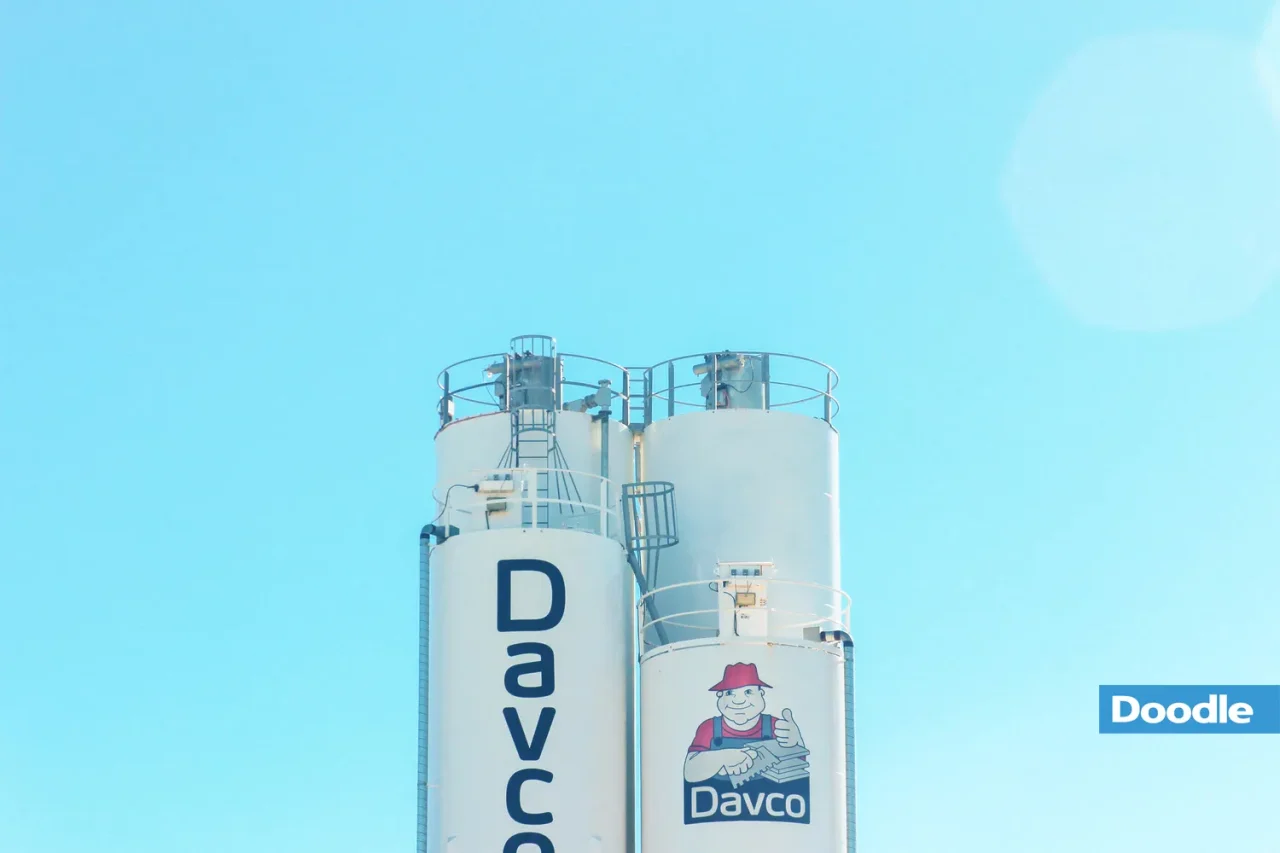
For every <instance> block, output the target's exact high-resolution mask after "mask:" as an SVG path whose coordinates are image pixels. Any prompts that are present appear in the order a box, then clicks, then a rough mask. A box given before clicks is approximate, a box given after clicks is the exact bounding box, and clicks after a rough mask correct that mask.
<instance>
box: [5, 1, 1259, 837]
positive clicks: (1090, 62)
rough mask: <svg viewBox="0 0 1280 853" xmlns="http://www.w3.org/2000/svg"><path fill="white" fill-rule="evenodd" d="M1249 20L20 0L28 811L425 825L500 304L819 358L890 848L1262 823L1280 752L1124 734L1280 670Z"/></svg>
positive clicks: (244, 831) (1240, 8) (573, 333)
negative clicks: (437, 501)
mask: <svg viewBox="0 0 1280 853" xmlns="http://www.w3.org/2000/svg"><path fill="white" fill-rule="evenodd" d="M1269 5H1270V4H1269V2H1267V0H1237V2H1235V3H1230V4H1228V3H1204V2H1201V0H1174V1H1173V2H1170V0H1081V2H1070V3H1068V2H1054V3H1046V2H1041V1H1040V0H1036V2H1025V0H1020V1H1019V2H1015V0H984V1H983V2H979V3H976V4H975V3H965V4H957V3H943V2H938V0H929V2H924V0H900V2H894V3H861V2H844V3H837V2H822V3H815V2H788V3H781V2H775V3H767V4H766V3H761V2H752V3H746V4H743V3H727V2H704V3H687V2H680V3H677V2H669V0H661V2H649V3H641V4H616V3H615V4H588V3H565V2H559V0H555V2H551V0H544V2H538V3H466V4H460V3H448V4H446V3H438V2H437V3H432V2H415V3H404V2H389V3H379V4H351V3H334V2H310V3H300V2H275V3H269V4H264V3H249V2H243V0H237V2H218V3H214V2H203V0H187V2H181V3H174V2H161V0H150V2H142V0H134V1H133V2H128V3H102V2H79V1H77V2H72V0H67V2H58V3H41V2H34V0H3V2H0V850H3V851H4V853H71V852H72V851H77V852H78V851H94V853H173V851H184V853H227V851H237V853H292V851H298V853H303V851H305V853H404V851H409V850H411V849H412V844H413V835H414V793H413V791H414V782H415V755H414V750H415V720H416V713H417V709H416V691H417V687H416V678H417V676H416V667H417V661H416V655H417V640H416V632H417V614H416V608H417V590H416V585H417V563H416V560H417V552H416V548H417V538H416V537H417V532H418V529H419V528H420V526H421V525H422V524H423V523H424V522H425V521H427V520H429V518H430V513H431V511H432V507H431V503H430V483H431V482H432V480H433V477H432V446H431V438H432V433H433V431H434V427H435V419H434V414H433V409H434V405H435V402H436V399H435V395H434V392H433V388H432V380H433V377H434V374H435V371H436V370H437V369H438V368H439V367H441V366H443V365H444V364H445V363H447V362H449V361H453V360H455V359H457V358H462V357H465V356H469V355H475V354H480V353H484V352H491V351H493V350H495V349H500V348H501V347H502V346H503V345H504V342H505V340H506V339H507V337H509V336H510V335H512V334H518V333H524V332H545V333H551V334H555V335H557V336H558V337H559V339H560V341H561V345H562V347H563V348H564V349H566V350H569V351H572V352H582V353H592V354H596V355H600V356H602V357H606V358H610V359H612V360H615V361H619V362H624V363H629V364H634V363H653V362H655V361H658V360H659V359H662V358H666V357H669V356H673V355H681V354H684V353H687V352H693V351H698V350H702V349H704V348H705V349H719V348H723V347H741V348H760V349H771V350H781V351H792V352H800V353H804V354H807V355H811V356H813V357H816V358H820V359H823V360H826V361H828V362H830V363H832V364H834V365H836V366H837V367H838V368H839V369H840V370H841V373H842V376H843V381H842V383H841V388H840V390H841V392H842V393H841V395H840V396H841V399H842V401H843V406H844V408H843V411H842V413H841V417H840V420H839V426H840V428H841V436H842V441H843V469H842V475H841V476H842V482H841V489H842V495H843V521H842V524H843V530H842V532H843V543H844V559H845V564H844V577H845V583H846V586H847V588H848V589H849V590H850V592H851V593H852V594H853V596H854V599H855V601H856V608H855V616H856V621H857V625H856V632H855V633H856V636H857V638H858V641H859V648H860V661H859V663H860V681H859V697H860V701H859V713H860V718H859V721H860V731H859V738H860V741H859V742H860V750H861V751H860V767H859V771H860V779H859V782H860V805H861V817H862V828H861V841H862V842H863V849H864V850H865V851H867V853H978V851H982V853H987V851H1029V852H1030V853H1040V851H1073V853H1074V851H1079V850H1090V851H1095V852H1096V853H1111V851H1116V853H1119V851H1125V853H1131V851H1136V850H1155V849H1160V850H1165V851H1188V853H1189V851H1202V850H1209V849H1213V850H1225V849H1228V848H1229V847H1230V848H1231V849H1239V850H1248V851H1251V853H1252V851H1258V853H1263V851H1269V850H1276V849H1280V821H1277V819H1276V816H1275V804H1276V801H1277V798H1278V796H1280V780H1278V778H1277V775H1276V767H1277V759H1278V758H1280V739H1276V738H1173V739H1170V738H1123V737H1112V738H1103V737H1100V736H1099V735H1098V734H1097V733H1096V731H1097V720H1096V696H1097V693H1096V691H1097V686H1098V684H1100V683H1133V682H1138V683H1141V682H1150V683H1233V682H1234V683H1240V682H1244V683H1280V620H1277V618H1276V614H1277V612H1280V570H1278V568H1277V567H1278V566H1280V441H1277V435H1278V433H1277V424H1278V423H1280V382H1278V381H1277V371H1278V369H1280V289H1278V288H1276V287H1274V286H1273V285H1274V283H1275V282H1274V279H1275V277H1276V276H1275V273H1276V272H1277V269H1276V265H1275V261H1276V260H1277V255H1276V253H1275V252H1274V249H1275V247H1276V246H1277V245H1280V226H1277V222H1278V221H1280V220H1277V218H1276V211H1275V209H1274V204H1273V203H1272V200H1273V199H1274V198H1280V193H1276V194H1272V192H1271V189H1272V188H1273V187H1275V186H1277V185H1280V184H1276V183H1275V182H1276V180H1277V177H1276V176H1277V175H1280V166H1277V160H1280V134H1277V135H1276V136H1275V137H1270V136H1267V135H1266V134H1268V133H1274V132H1275V129H1276V127H1275V125H1274V124H1272V123H1270V122H1269V118H1275V117H1274V116H1271V117H1268V115H1267V114H1266V112H1265V106H1261V105H1264V104H1265V98H1261V97H1260V96H1259V95H1258V93H1257V92H1256V91H1254V90H1252V89H1250V88H1249V86H1250V85H1252V84H1251V83H1247V81H1246V78H1247V74H1246V73H1245V69H1247V68H1248V67H1250V66H1249V63H1248V62H1246V61H1245V58H1247V57H1248V56H1249V55H1250V54H1249V51H1250V50H1251V49H1252V48H1251V45H1252V44H1253V43H1255V42H1256V41H1257V39H1258V37H1259V36H1260V34H1261V32H1262V30H1263V26H1264V24H1265V22H1266V20H1267V16H1268V13H1269ZM623 6H626V7H627V8H625V9H624V8H623ZM1170 30H1173V31H1179V32H1181V33H1184V34H1189V35H1188V36H1186V38H1187V39H1189V40H1188V41H1185V42H1179V41H1178V40H1177V39H1174V40H1172V41H1159V40H1158V39H1157V41H1155V42H1151V41H1144V39H1145V38H1146V36H1144V34H1145V33H1158V32H1162V31H1170ZM1117 38H1119V39H1121V41H1119V42H1117V41H1115V39H1117ZM1108 39H1110V41H1107V40H1108ZM1126 39H1128V40H1129V41H1125V40H1126ZM1099 40H1102V41H1099ZM1090 45H1094V47H1092V48H1091V47H1089V46H1090ZM1082 51H1083V53H1082ZM1091 51H1092V52H1091ZM1153 56H1154V57H1155V59H1154V60H1153V59H1152V57H1153ZM1073 57H1076V59H1073ZM1072 63H1077V64H1075V65H1073V64H1072ZM1195 63H1203V69H1204V73H1195V74H1192V73H1189V72H1188V73H1183V74H1181V75H1177V74H1172V76H1170V75H1168V74H1164V73H1163V72H1162V71H1161V69H1166V70H1167V69H1178V68H1181V69H1184V70H1185V69H1188V68H1199V67H1201V66H1199V65H1196V64H1195ZM1072 68H1074V69H1075V70H1074V71H1072V70H1071V69H1072ZM1064 69H1065V70H1064ZM1064 74H1065V75H1066V76H1065V77H1064V76H1062V75H1064ZM1172 77H1176V78H1177V79H1176V80H1172V82H1171V79H1172ZM1055 81H1057V82H1055ZM1171 85H1172V86H1174V88H1172V89H1170V88H1168V86H1171ZM1162 87H1163V88H1162ZM1135 104H1136V106H1135ZM1037 105H1039V106H1037ZM1144 105H1145V106H1144ZM1147 107H1149V108H1150V109H1151V110H1152V113H1151V114H1150V115H1148V114H1147V113H1146V112H1144V109H1146V108H1147ZM1260 110H1262V111H1260ZM1269 146H1270V147H1269ZM1153 164H1154V165H1153ZM1216 170H1223V171H1222V173H1221V174H1219V172H1218V171H1216ZM1134 175H1140V177H1141V180H1137V179H1134V180H1133V181H1129V178H1130V177H1131V176H1134ZM1091 179H1092V182H1091ZM1126 181H1129V182H1128V183H1126ZM1144 181H1145V182H1147V183H1143V182H1144ZM1228 226H1230V227H1228ZM1215 229H1217V230H1215ZM1201 238H1203V240H1201ZM1135 247H1136V248H1135ZM1108 253H1111V254H1108ZM1232 845H1237V846H1232ZM650 853H661V851H650Z"/></svg>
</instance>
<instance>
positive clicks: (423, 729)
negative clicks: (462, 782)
mask: <svg viewBox="0 0 1280 853" xmlns="http://www.w3.org/2000/svg"><path fill="white" fill-rule="evenodd" d="M434 530H435V526H434V525H431V524H428V525H427V526H425V527H423V528H422V533H421V534H419V536H418V853H427V846H428V845H427V767H428V764H427V757H428V756H427V736H428V729H427V715H428V713H429V708H428V706H427V696H428V692H429V689H428V688H429V679H430V663H431V534H432V532H433V531H434Z"/></svg>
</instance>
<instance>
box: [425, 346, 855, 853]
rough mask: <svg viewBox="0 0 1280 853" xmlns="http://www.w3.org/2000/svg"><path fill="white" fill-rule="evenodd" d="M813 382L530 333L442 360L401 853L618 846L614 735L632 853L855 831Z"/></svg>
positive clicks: (842, 847) (768, 845)
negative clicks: (587, 352) (585, 350)
mask: <svg viewBox="0 0 1280 853" xmlns="http://www.w3.org/2000/svg"><path fill="white" fill-rule="evenodd" d="M570 365H572V366H573V369H570V368H569V366H570ZM578 368H582V369H585V370H588V371H591V372H587V373H582V372H581V371H580V370H579V369H578ZM806 371H807V373H806ZM601 374H604V376H603V377H602V376H601ZM641 379H642V380H643V381H642V383H641V381H640V380H641ZM473 380H474V381H473ZM834 387H835V374H834V372H833V371H831V370H830V369H829V368H827V367H826V366H825V365H821V364H819V363H817V362H813V361H810V360H807V359H798V358H793V357H789V356H781V355H778V354H766V353H743V352H727V353H713V354H706V355H698V356H693V357H686V358H684V359H675V360H672V361H669V362H663V363H662V364H660V365H658V366H656V367H653V368H646V369H642V370H640V371H635V370H630V371H629V370H627V369H624V368H622V367H620V366H618V365H614V364H611V363H609V362H603V361H600V360H599V359H589V358H585V357H582V356H570V355H566V354H560V353H558V352H557V351H556V349H555V342H554V341H553V340H552V339H550V338H546V337H542V336H526V337H523V338H517V339H514V340H513V341H512V346H511V349H510V351H509V352H507V353H501V354H497V355H492V356H482V357H480V358H478V359H472V360H470V361H468V362H462V363H459V364H457V365H453V366H451V367H450V368H448V369H447V370H446V371H445V372H443V373H442V374H441V388H442V391H443V396H442V400H441V408H440V414H441V429H440V431H439V433H438V434H437V436H436V451H437V479H436V488H435V496H436V499H437V505H438V507H439V514H438V516H437V518H436V519H435V520H434V521H433V523H432V524H431V525H428V526H427V527H426V528H424V530H423V543H422V573H423V586H422V593H423V599H422V603H421V612H422V621H423V625H422V642H423V647H422V662H421V667H422V670H421V678H422V696H421V700H422V704H421V709H422V713H421V715H420V716H421V718H420V721H419V722H420V731H419V736H420V745H421V746H420V755H419V786H420V788H419V832H418V839H419V840H418V847H419V853H472V851H490V850H491V851H495V853H496V851H501V853H552V851H555V850H560V851H561V853H568V852H569V851H587V853H597V851H598V853H633V851H634V850H635V846H636V845H635V830H636V820H635V818H636V804H637V792H636V790H635V789H634V780H635V778H636V769H637V768H636V763H635V762H636V755H635V750H636V748H637V735H638V736H639V746H640V766H639V770H640V776H641V788H642V797H641V798H640V824H641V826H642V840H643V843H644V846H645V848H646V849H647V850H649V851H651V853H694V851H697V853H720V851H724V853H729V851H732V853H753V851H760V853H766V851H767V853H776V851H777V850H779V849H781V850H791V849H797V850H799V849H803V850H813V851H822V853H838V851H847V853H852V851H853V850H854V849H855V838H856V833H855V831H854V810H853V804H854V786H853V782H854V779H853V646H852V640H851V639H850V637H849V633H848V632H849V608H848V596H846V595H845V594H844V593H843V592H841V591H840V589H839V583H840V581H839V559H840V556H839V530H838V513H839V507H838V492H837V437H836V433H835V430H834V428H833V427H832V417H833V415H834V414H835V402H834V397H833V396H832V393H831V392H832V390H833V388H834ZM633 391H635V393H633ZM468 407H470V408H468ZM806 407H808V408H806ZM637 590H638V592H639V597H638V598H637ZM637 610H638V621H637ZM637 663H638V664H639V667H638V671H637ZM637 674H638V682H639V687H640V696H639V703H638V704H639V713H640V718H639V721H638V723H637V721H636V720H635V718H634V714H635V709H636V705H637V697H636V695H635V693H634V688H635V685H636V683H637Z"/></svg>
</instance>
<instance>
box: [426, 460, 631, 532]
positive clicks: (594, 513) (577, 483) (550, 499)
mask: <svg viewBox="0 0 1280 853" xmlns="http://www.w3.org/2000/svg"><path fill="white" fill-rule="evenodd" d="M472 476H473V477H474V478H475V479H474V480H473V481H472V482H468V483H455V484H452V485H449V486H445V487H442V488H441V489H437V490H436V494H434V495H433V497H434V498H435V501H436V507H437V509H438V515H437V520H438V521H440V522H441V523H442V524H443V525H444V526H446V527H452V528H456V530H457V532H458V533H467V532H471V531H476V530H502V529H506V528H549V529H556V530H583V531H587V532H591V533H598V534H600V535H601V536H607V537H609V538H610V539H614V540H616V541H619V542H621V541H622V538H623V537H622V534H623V525H622V519H621V513H620V510H619V505H618V504H619V495H620V492H619V490H618V488H617V487H616V486H615V484H614V483H613V482H612V481H611V480H609V479H606V478H605V477H602V476H601V475H599V474H591V473H588V472H586V471H570V470H568V469H564V468H485V469H478V470H476V471H473V472H472ZM441 492H443V494H441Z"/></svg>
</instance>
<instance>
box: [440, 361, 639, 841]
mask: <svg viewBox="0 0 1280 853" xmlns="http://www.w3.org/2000/svg"><path fill="white" fill-rule="evenodd" d="M472 362H473V363H463V364H462V365H454V366H452V367H450V368H449V369H447V370H446V371H445V372H444V373H443V374H442V375H441V385H442V390H443V392H444V393H443V398H442V400H441V407H440V412H441V429H440V432H439V433H438V434H437V436H436V453H437V486H436V489H435V495H436V498H437V505H438V516H437V518H436V519H435V520H434V522H433V523H432V524H431V525H428V526H427V527H426V528H424V530H423V537H422V538H423V541H422V574H423V585H422V590H423V599H422V606H421V611H422V622H423V624H422V643H423V646H422V661H421V678H422V695H421V699H422V704H421V713H420V720H419V738H420V752H419V825H418V848H419V851H420V853H480V851H495V853H498V851H502V853H533V851H537V853H552V851H555V850H561V851H568V850H574V851H578V850H581V851H589V852H590V853H597V851H598V853H624V851H631V850H632V849H633V844H632V840H633V824H634V812H633V808H634V790H633V789H634V781H633V780H634V753H633V744H634V711H633V708H634V693H633V684H634V665H635V652H634V624H633V621H632V620H633V617H634V602H635V579H634V577H633V572H632V569H631V567H630V565H629V564H628V560H627V555H626V552H625V550H624V548H623V545H622V542H621V536H622V524H621V518H620V511H619V500H620V485H621V483H625V482H628V481H629V480H631V479H632V472H633V467H634V466H633V459H634V454H633V447H632V433H631V430H630V429H629V428H628V426H627V424H626V423H625V421H626V420H627V419H628V416H629V411H628V406H627V400H626V387H627V384H628V378H627V375H626V372H625V371H622V369H621V368H619V367H617V366H616V365H609V364H607V363H603V362H598V360H595V359H585V358H583V357H575V356H567V355H562V354H559V353H557V352H556V350H555V342H554V341H553V340H552V339H550V338H546V337H543V336H526V337H523V338H517V339H515V340H513V341H512V347H511V350H510V351H509V352H507V353H502V354H498V355H495V356H485V357H481V358H480V359H477V360H472ZM593 362H596V363H594V364H593ZM570 363H576V364H578V365H583V366H586V367H587V369H590V371H591V373H589V374H585V375H586V376H590V377H591V380H590V381H584V382H579V381H578V380H577V379H575V378H573V376H572V372H571V373H570V375H566V373H565V365H566V364H570ZM610 371H612V372H613V373H614V374H620V375H616V376H615V378H614V379H612V380H609V379H608V378H605V379H604V380H603V381H602V379H601V377H600V376H599V373H600V372H610ZM468 374H470V378H468V379H462V378H461V377H463V376H466V375H468ZM471 379H475V380H476V381H474V382H472V381H471ZM615 386H617V387H615ZM468 405H470V406H474V407H476V408H474V409H473V410H472V411H470V412H468V411H465V410H464V411H462V412H459V408H464V407H466V406H468ZM613 412H617V413H618V414H619V415H620V417H619V420H617V421H615V420H614V419H612V418H611V417H610V415H611V414H612V413H613ZM619 421H622V422H619Z"/></svg>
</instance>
